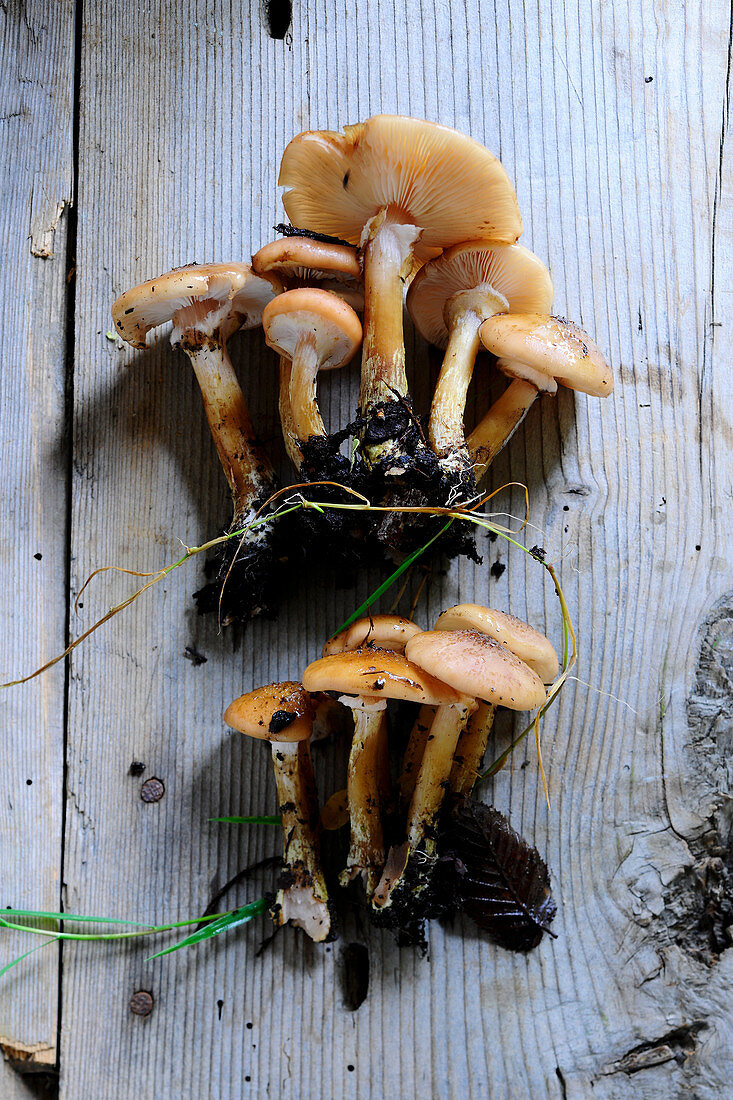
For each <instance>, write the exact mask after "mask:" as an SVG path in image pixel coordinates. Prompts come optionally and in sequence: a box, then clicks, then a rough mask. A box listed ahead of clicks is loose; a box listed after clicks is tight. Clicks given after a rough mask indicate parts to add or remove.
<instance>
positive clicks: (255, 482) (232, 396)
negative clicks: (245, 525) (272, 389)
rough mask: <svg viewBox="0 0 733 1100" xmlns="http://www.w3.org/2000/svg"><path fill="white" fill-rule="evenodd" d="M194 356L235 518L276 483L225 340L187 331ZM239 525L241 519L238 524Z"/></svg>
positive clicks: (185, 346) (184, 347)
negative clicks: (260, 445)
mask: <svg viewBox="0 0 733 1100" xmlns="http://www.w3.org/2000/svg"><path fill="white" fill-rule="evenodd" d="M178 346H179V347H181V348H182V350H183V351H185V352H186V354H187V355H188V358H189V359H190V361H191V365H192V366H193V369H194V372H195V374H196V378H197V380H198V383H199V386H200V387H201V395H202V397H203V401H204V409H205V411H206V418H207V420H208V422H209V427H210V429H211V434H212V436H213V438H214V443H215V445H216V450H217V453H218V455H219V460H220V462H221V465H222V468H223V470H224V474H225V476H226V479H227V482H228V483H229V488H230V489H231V492H232V500H233V504H234V517H235V520H237V519H239V518H241V517H242V516H244V515H245V513H246V512H247V509H248V507H249V505H250V503H251V502H252V501H253V500H256V499H259V498H260V497H261V496H263V495H265V493H270V492H272V491H273V490H274V487H275V472H274V470H273V469H272V466H271V465H270V462H269V459H268V458H267V456H266V455H265V454H264V452H263V451H261V450H260V448H259V447H258V446H257V445H256V444H255V442H254V435H255V432H254V425H253V424H252V418H251V416H250V414H249V410H248V408H247V403H246V401H245V399H244V394H243V393H242V389H241V386H240V385H239V381H238V379H237V376H236V374H235V373H234V367H233V366H232V362H231V360H230V358H229V354H228V352H227V349H226V345H225V344H223V343H222V344H218V343H215V342H214V341H209V340H207V339H204V340H203V341H201V340H200V337H199V335H198V334H196V335H195V338H194V340H191V339H190V336H189V334H186V337H184V338H183V339H182V340H181V341H180V343H179V345H178ZM235 526H236V524H235Z"/></svg>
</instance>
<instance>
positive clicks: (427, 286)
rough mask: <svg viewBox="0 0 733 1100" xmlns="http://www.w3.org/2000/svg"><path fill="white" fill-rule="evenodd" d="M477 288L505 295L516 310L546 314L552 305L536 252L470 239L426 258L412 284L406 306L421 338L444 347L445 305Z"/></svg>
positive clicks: (548, 281)
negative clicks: (459, 295) (427, 261)
mask: <svg viewBox="0 0 733 1100" xmlns="http://www.w3.org/2000/svg"><path fill="white" fill-rule="evenodd" d="M478 287H481V288H485V289H486V290H487V291H490V292H493V294H494V295H500V296H501V297H503V298H504V299H506V301H507V303H508V308H509V309H510V310H512V311H513V312H514V313H547V312H548V311H549V309H550V307H551V305H552V280H551V278H550V273H549V271H548V270H547V268H546V267H545V265H544V264H543V263H542V260H540V258H539V256H535V254H534V252H530V250H529V249H528V248H524V246H523V245H521V244H510V245H506V244H490V243H489V242H487V241H468V242H466V243H464V244H457V245H454V246H453V248H449V249H447V250H446V251H445V252H444V253H443V255H442V256H438V258H437V259H435V260H430V262H429V263H427V264H425V266H424V267H422V268H421V269H420V271H418V273H417V275H416V276H415V278H414V279H413V281H412V283H411V285H410V289H409V291H408V293H407V308H408V310H409V311H410V316H411V317H412V319H413V321H414V322H415V325H416V326H417V328H418V330H419V332H420V334H421V336H423V337H424V338H425V339H426V340H428V341H429V342H430V343H431V344H437V346H438V347H439V348H444V347H445V346H446V344H447V343H448V337H449V336H450V333H449V331H448V325H447V324H446V316H445V313H446V306H447V305H448V303H449V301H450V299H451V298H453V297H454V295H456V294H461V293H462V292H465V291H470V290H474V289H475V288H478ZM492 312H493V310H492ZM489 315H490V314H487V316H489Z"/></svg>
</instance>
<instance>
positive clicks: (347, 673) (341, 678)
mask: <svg viewBox="0 0 733 1100" xmlns="http://www.w3.org/2000/svg"><path fill="white" fill-rule="evenodd" d="M408 644H409V643H408ZM303 685H304V686H306V687H307V688H308V690H309V691H340V692H341V693H342V694H344V695H361V696H370V697H372V698H374V697H375V696H376V697H378V698H382V699H405V700H407V701H409V702H412V703H430V704H431V705H433V706H443V705H448V704H453V703H461V702H464V701H465V700H464V698H463V696H462V695H461V694H460V692H459V691H457V690H456V689H455V688H453V687H450V686H449V685H448V684H445V683H443V681H442V680H439V679H438V678H437V677H436V676H433V675H431V674H430V673H429V672H428V671H426V670H425V669H424V668H418V667H417V665H415V664H413V663H412V662H411V661H409V660H408V659H407V658H406V657H405V656H404V655H403V654H402V653H394V652H391V651H390V650H387V649H372V648H369V647H367V648H365V649H352V650H347V651H346V652H344V653H332V654H330V655H329V656H328V657H321V658H320V660H318V661H312V662H311V664H309V665H308V667H307V668H306V670H305V672H304V673H303Z"/></svg>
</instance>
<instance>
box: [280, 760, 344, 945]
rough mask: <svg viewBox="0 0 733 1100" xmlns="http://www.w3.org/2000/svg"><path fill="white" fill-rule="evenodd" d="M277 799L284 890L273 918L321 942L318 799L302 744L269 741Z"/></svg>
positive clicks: (327, 923) (325, 913) (323, 898)
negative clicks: (281, 828) (281, 834)
mask: <svg viewBox="0 0 733 1100" xmlns="http://www.w3.org/2000/svg"><path fill="white" fill-rule="evenodd" d="M272 762H273V764H274V767H275V782H276V783H277V798H278V803H279V809H280V814H281V816H282V827H283V885H282V886H281V888H280V889H279V890H278V893H277V898H276V901H275V905H274V906H273V918H274V920H275V923H276V924H277V925H278V926H280V925H283V924H287V923H288V921H290V922H291V923H292V924H295V925H297V926H298V927H299V928H302V929H303V930H304V931H305V932H307V933H308V935H309V936H310V938H311V939H312V940H315V941H316V943H320V942H321V941H322V940H325V939H326V937H327V936H328V935H329V933H330V930H331V916H330V912H329V906H328V891H327V889H326V883H325V880H324V877H323V872H322V870H321V865H320V857H319V850H318V834H317V828H318V821H319V813H318V799H317V796H316V784H315V779H314V776H313V763H312V760H311V754H310V748H309V745H308V742H307V741H296V742H283V741H273V743H272Z"/></svg>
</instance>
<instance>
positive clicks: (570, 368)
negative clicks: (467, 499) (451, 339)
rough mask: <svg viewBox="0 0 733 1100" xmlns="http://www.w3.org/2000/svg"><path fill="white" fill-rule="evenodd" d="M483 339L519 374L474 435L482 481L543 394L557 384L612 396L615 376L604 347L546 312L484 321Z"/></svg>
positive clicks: (512, 374)
mask: <svg viewBox="0 0 733 1100" xmlns="http://www.w3.org/2000/svg"><path fill="white" fill-rule="evenodd" d="M479 336H480V337H481V342H482V344H483V345H484V347H485V348H487V350H488V351H490V352H493V354H494V355H496V356H497V366H498V367H499V370H501V371H502V372H503V373H504V374H506V375H508V377H509V378H512V379H514V381H512V382H511V384H510V385H509V387H508V388H507V389H506V390H505V392H504V393H503V394H502V396H501V397H500V398H499V400H498V401H497V402H496V403H495V404H494V405H492V407H491V408H490V409H489V411H488V412H487V413H486V416H484V418H483V420H481V421H480V423H479V424H478V425H477V426H476V427H475V428H474V430H473V432H472V433H471V435H470V436H469V438H468V450H469V453H470V455H471V460H472V462H473V464H474V472H475V474H476V481H480V480H481V478H482V477H483V476H484V474H485V473H486V471H487V469H488V467H489V465H490V464H491V462H492V461H493V459H494V458H495V457H496V455H497V454H498V453H499V451H500V450H501V448H502V447H503V446H504V444H505V443H506V442H507V440H508V439H509V438H510V436H511V435H512V433H513V432H514V431H515V430H516V428H517V427H518V426H519V424H520V423H521V422H522V420H523V419H524V416H525V414H526V412H527V410H528V409H529V407H530V406H531V404H532V402H533V401H534V400H535V398H536V397H537V395H538V393H541V392H545V393H555V392H556V390H557V383H558V382H560V383H561V384H562V385H563V386H567V387H568V388H569V389H571V390H580V391H581V393H587V394H590V395H591V396H593V397H607V396H608V394H610V393H611V392H612V390H613V375H612V374H611V370H610V367H609V366H608V364H607V362H606V360H605V359H604V358H603V355H602V353H601V351H600V350H599V348H598V347H597V346H596V345H595V344H594V343H593V341H592V340H591V338H590V337H589V336H588V335H587V333H585V332H583V330H582V329H581V328H578V326H577V325H575V324H573V323H572V322H571V321H566V320H564V318H562V317H551V316H549V315H548V314H546V313H527V314H518V313H505V314H503V315H501V316H498V317H491V318H489V319H488V320H486V321H484V323H483V324H482V325H481V328H480V330H479Z"/></svg>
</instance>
